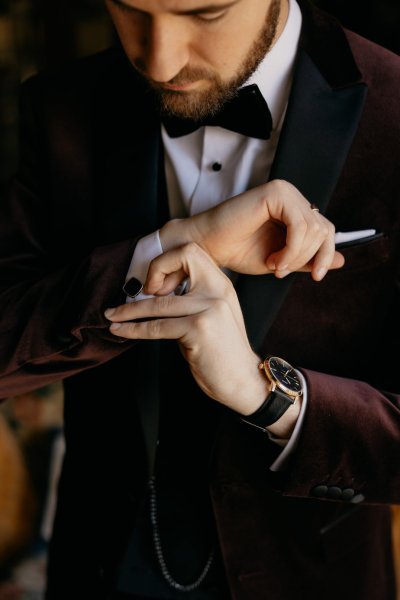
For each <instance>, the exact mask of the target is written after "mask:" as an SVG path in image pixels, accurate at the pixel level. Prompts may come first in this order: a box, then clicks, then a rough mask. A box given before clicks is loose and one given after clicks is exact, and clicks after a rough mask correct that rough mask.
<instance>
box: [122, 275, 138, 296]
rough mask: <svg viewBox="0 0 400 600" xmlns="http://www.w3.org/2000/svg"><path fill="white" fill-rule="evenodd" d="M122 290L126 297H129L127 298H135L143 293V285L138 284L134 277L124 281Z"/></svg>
mask: <svg viewBox="0 0 400 600" xmlns="http://www.w3.org/2000/svg"><path fill="white" fill-rule="evenodd" d="M122 290H123V291H124V292H125V294H126V295H127V296H129V298H136V296H138V295H139V294H140V292H142V291H143V285H142V284H141V283H140V281H139V279H136V277H131V278H130V279H128V280H127V281H125V283H124V285H123V287H122Z"/></svg>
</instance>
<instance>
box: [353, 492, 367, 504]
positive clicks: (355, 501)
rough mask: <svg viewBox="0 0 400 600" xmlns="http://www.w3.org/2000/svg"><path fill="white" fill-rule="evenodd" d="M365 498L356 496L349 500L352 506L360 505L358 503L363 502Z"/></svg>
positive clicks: (361, 495)
mask: <svg viewBox="0 0 400 600" xmlns="http://www.w3.org/2000/svg"><path fill="white" fill-rule="evenodd" d="M364 500H365V496H364V495H363V494H357V495H356V496H354V497H353V498H352V500H351V503H352V504H360V502H364Z"/></svg>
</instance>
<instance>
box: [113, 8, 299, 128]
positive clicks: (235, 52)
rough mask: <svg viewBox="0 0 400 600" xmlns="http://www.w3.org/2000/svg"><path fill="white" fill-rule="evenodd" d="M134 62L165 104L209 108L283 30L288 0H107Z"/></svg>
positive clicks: (177, 109) (198, 111) (187, 110)
mask: <svg viewBox="0 0 400 600" xmlns="http://www.w3.org/2000/svg"><path fill="white" fill-rule="evenodd" d="M106 3H107V6H108V9H109V12H110V14H111V17H112V19H113V22H114V25H115V27H116V30H117V32H118V35H119V38H120V40H121V43H122V46H123V48H124V50H125V52H126V54H127V56H128V58H129V59H130V61H131V63H132V64H133V66H134V67H135V68H136V69H137V71H139V73H141V75H142V76H143V77H144V78H145V79H146V80H147V81H148V83H149V84H150V86H151V87H152V88H153V89H154V90H155V91H156V92H157V94H158V96H159V99H160V104H161V108H162V110H163V111H164V112H168V113H171V114H175V115H178V116H181V117H184V118H185V117H186V118H195V119H196V118H197V119H199V118H201V117H203V116H205V115H206V114H212V113H214V112H216V111H218V109H219V108H220V106H221V105H222V104H223V103H224V102H226V100H228V99H229V98H231V97H232V96H233V95H234V94H235V91H236V89H237V88H238V87H240V85H242V84H243V83H244V82H245V81H246V80H247V79H248V78H249V77H250V75H251V74H252V73H253V72H254V70H255V69H256V68H257V66H258V64H259V63H260V62H261V60H262V58H263V57H264V55H265V54H266V52H267V51H268V50H269V48H270V47H271V45H272V44H273V42H274V41H275V39H276V38H277V37H278V35H279V34H280V32H281V30H282V28H283V26H284V23H285V21H286V17H287V11H288V4H287V1H286V0H106Z"/></svg>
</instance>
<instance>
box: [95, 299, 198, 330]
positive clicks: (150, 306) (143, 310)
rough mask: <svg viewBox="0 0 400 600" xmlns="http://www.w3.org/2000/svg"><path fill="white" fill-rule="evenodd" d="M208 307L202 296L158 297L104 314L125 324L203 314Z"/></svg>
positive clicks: (114, 320)
mask: <svg viewBox="0 0 400 600" xmlns="http://www.w3.org/2000/svg"><path fill="white" fill-rule="evenodd" d="M207 306H208V302H207V299H205V298H204V297H202V296H195V297H193V296H189V295H186V296H158V297H155V298H147V299H145V300H137V301H136V302H131V303H129V304H123V305H121V306H117V307H116V308H114V309H108V310H107V311H106V312H105V313H104V314H105V316H106V318H107V319H108V320H109V321H111V322H113V323H116V322H118V323H123V322H126V321H133V320H135V319H145V318H149V319H150V318H152V319H154V318H166V317H181V316H186V315H192V314H195V313H199V312H202V311H203V310H205V309H206V308H207Z"/></svg>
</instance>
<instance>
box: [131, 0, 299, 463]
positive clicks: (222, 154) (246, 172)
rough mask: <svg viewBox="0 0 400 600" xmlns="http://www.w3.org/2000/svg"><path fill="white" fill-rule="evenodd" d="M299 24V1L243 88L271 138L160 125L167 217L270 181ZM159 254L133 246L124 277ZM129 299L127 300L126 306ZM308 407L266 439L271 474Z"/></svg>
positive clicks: (151, 247)
mask: <svg viewBox="0 0 400 600" xmlns="http://www.w3.org/2000/svg"><path fill="white" fill-rule="evenodd" d="M301 23H302V16H301V12H300V8H299V6H298V4H297V2H296V1H295V0H289V14H288V18H287V21H286V24H285V27H284V29H283V31H282V33H281V35H280V37H279V38H278V40H277V41H276V42H275V44H274V46H273V47H272V48H271V50H270V51H269V52H268V53H267V54H266V56H265V57H264V59H263V60H262V62H261V63H260V65H259V66H258V68H257V70H256V71H255V72H254V74H253V75H252V76H251V77H250V79H249V80H248V81H247V82H246V83H245V84H244V85H251V84H256V85H257V86H258V88H259V90H260V91H261V93H262V95H263V97H264V99H265V100H266V102H267V104H268V106H269V109H270V111H271V116H272V134H271V137H270V139H269V140H260V139H256V138H249V137H246V136H244V135H241V134H238V133H235V132H232V131H228V130H226V129H222V128H221V127H201V128H200V129H198V130H197V131H195V132H193V133H191V134H189V135H185V136H182V137H179V138H170V137H169V136H168V134H167V132H166V130H165V128H164V127H163V126H162V127H161V134H162V140H163V144H164V156H165V173H166V182H167V191H168V202H169V209H170V215H171V218H183V217H187V216H191V215H194V214H197V213H199V212H203V211H205V210H207V209H209V208H211V207H213V206H216V205H217V204H219V203H220V202H223V201H224V200H226V199H228V198H231V197H233V196H236V195H238V194H241V193H242V192H244V191H246V190H249V189H251V188H253V187H256V186H258V185H261V184H263V183H266V182H267V181H268V178H269V173H270V170H271V165H272V162H273V160H274V156H275V152H276V148H277V145H278V141H279V135H280V132H281V129H282V124H283V121H284V117H285V113H286V108H287V103H288V98H289V93H290V89H291V85H292V78H293V70H294V63H295V57H296V53H297V48H298V42H299V38H300V31H301ZM215 163H217V164H219V165H220V166H221V168H220V170H214V169H213V165H214V164H215ZM162 251H163V250H162V247H161V244H160V238H159V235H158V232H154V233H153V234H150V235H148V236H146V237H144V238H142V239H141V240H140V241H139V242H138V244H137V246H136V249H135V252H134V255H133V258H132V262H131V265H130V268H129V271H128V274H127V279H129V278H130V277H136V278H137V279H139V280H140V281H141V282H142V283H143V282H144V281H145V279H146V275H147V269H148V265H149V263H150V261H151V260H152V259H153V258H155V257H156V256H158V255H159V254H161V253H162ZM271 277H272V275H271ZM145 297H147V296H146V295H145V294H140V295H139V296H137V298H136V300H140V299H142V298H145ZM131 300H132V299H131V298H128V299H127V301H128V302H129V301H131ZM300 376H301V374H300ZM301 377H302V376H301ZM302 379H303V383H304V385H305V382H304V378H302ZM306 404H307V393H306V392H305V394H304V396H303V402H302V408H301V412H300V416H299V418H298V420H297V423H296V426H295V429H294V431H293V434H292V436H291V438H290V440H282V439H277V438H273V437H272V436H270V437H271V439H273V441H274V442H276V443H277V444H279V445H281V446H283V447H284V449H283V450H282V452H281V454H280V455H279V457H278V458H277V460H276V461H275V462H274V463H273V465H271V467H270V468H271V469H272V470H278V469H280V468H282V467H283V466H284V463H285V462H286V459H287V458H288V456H289V455H290V454H291V453H292V452H293V450H294V448H295V446H296V441H297V439H298V436H299V433H300V430H301V424H302V422H303V418H304V414H305V409H306Z"/></svg>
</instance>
